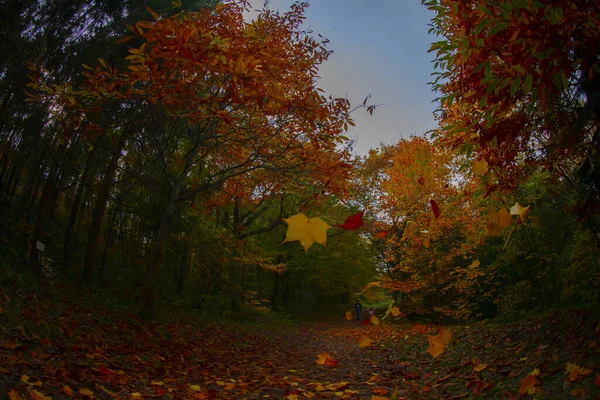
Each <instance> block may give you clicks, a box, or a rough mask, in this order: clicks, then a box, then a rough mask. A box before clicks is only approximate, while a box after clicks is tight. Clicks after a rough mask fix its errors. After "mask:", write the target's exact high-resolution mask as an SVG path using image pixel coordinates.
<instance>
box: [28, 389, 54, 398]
mask: <svg viewBox="0 0 600 400" xmlns="http://www.w3.org/2000/svg"><path fill="white" fill-rule="evenodd" d="M29 395H30V396H31V399H32V400H52V397H48V396H46V395H45V394H43V393H40V392H38V391H37V390H32V391H30V392H29Z"/></svg>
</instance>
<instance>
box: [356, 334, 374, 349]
mask: <svg viewBox="0 0 600 400" xmlns="http://www.w3.org/2000/svg"><path fill="white" fill-rule="evenodd" d="M372 344H373V341H372V340H371V338H370V337H368V336H361V337H360V338H359V339H358V347H361V348H362V347H367V346H370V345H372Z"/></svg>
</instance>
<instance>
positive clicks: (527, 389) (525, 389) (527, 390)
mask: <svg viewBox="0 0 600 400" xmlns="http://www.w3.org/2000/svg"><path fill="white" fill-rule="evenodd" d="M539 373H540V371H539V370H538V369H537V368H536V369H534V370H533V371H532V372H531V373H530V374H528V375H527V376H526V377H525V378H523V380H522V381H521V387H520V388H519V394H535V386H536V385H540V384H541V382H540V381H538V379H537V378H536V376H537V375H538V374H539Z"/></svg>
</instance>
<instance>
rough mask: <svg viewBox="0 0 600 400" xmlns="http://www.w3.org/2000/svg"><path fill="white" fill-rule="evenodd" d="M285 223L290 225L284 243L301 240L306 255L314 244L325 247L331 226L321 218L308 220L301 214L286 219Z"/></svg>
mask: <svg viewBox="0 0 600 400" xmlns="http://www.w3.org/2000/svg"><path fill="white" fill-rule="evenodd" d="M284 221H285V222H286V223H287V224H288V230H287V233H286V235H285V240H284V241H283V243H286V242H293V241H294V240H299V241H300V244H301V245H302V247H304V251H305V252H306V253H308V249H309V248H310V246H311V245H312V244H313V243H319V244H322V245H323V246H325V244H326V242H327V229H329V228H331V226H330V225H329V224H328V223H327V222H325V221H323V220H321V218H320V217H315V218H311V219H308V218H307V217H306V215H304V214H302V213H300V214H296V215H294V216H292V217H290V218H286V219H284Z"/></svg>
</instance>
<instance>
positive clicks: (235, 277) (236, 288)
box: [229, 199, 242, 311]
mask: <svg viewBox="0 0 600 400" xmlns="http://www.w3.org/2000/svg"><path fill="white" fill-rule="evenodd" d="M241 225H242V221H241V218H240V203H239V201H238V200H237V199H236V201H235V203H234V205H233V237H234V239H236V243H234V246H237V242H238V241H237V239H238V237H239V235H240V233H241ZM236 253H237V251H236V250H234V252H233V257H231V260H229V285H230V291H229V294H230V298H231V310H232V311H240V310H241V309H242V307H241V304H240V300H241V299H240V266H239V263H238V261H236V258H237V257H236V256H237V254H236Z"/></svg>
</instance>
